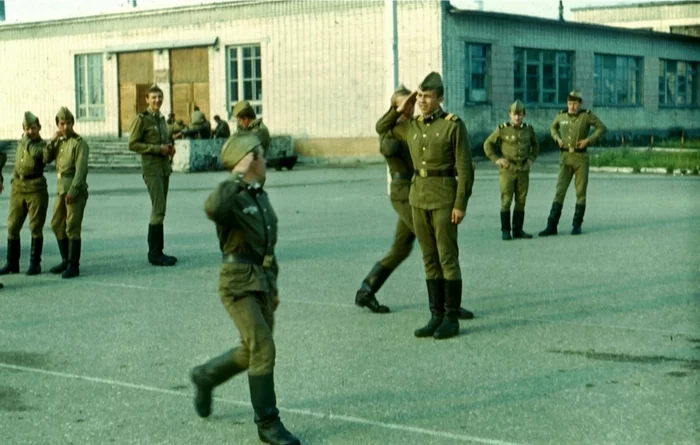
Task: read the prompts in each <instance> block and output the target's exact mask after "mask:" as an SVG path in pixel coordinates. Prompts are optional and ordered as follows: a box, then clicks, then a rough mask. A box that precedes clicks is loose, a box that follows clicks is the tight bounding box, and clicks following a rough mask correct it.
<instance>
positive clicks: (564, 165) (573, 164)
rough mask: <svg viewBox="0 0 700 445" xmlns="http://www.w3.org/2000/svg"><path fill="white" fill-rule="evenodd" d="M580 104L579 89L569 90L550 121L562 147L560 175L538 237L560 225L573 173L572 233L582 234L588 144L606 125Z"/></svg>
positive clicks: (596, 138) (547, 233)
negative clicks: (591, 129) (574, 204)
mask: <svg viewBox="0 0 700 445" xmlns="http://www.w3.org/2000/svg"><path fill="white" fill-rule="evenodd" d="M581 105H583V96H581V92H580V91H576V90H574V91H572V92H570V93H569V96H568V97H567V100H566V107H567V108H566V109H565V110H562V111H561V112H560V113H559V114H557V117H555V118H554V122H553V123H552V129H551V130H552V138H553V139H554V140H555V141H556V143H557V145H559V150H561V153H560V161H559V177H558V178H557V190H556V192H555V194H554V202H553V203H552V209H551V210H550V212H549V218H548V219H547V227H545V229H544V230H543V231H541V232H540V236H550V235H556V234H557V225H559V218H561V210H562V207H563V206H564V198H565V197H566V190H567V189H568V188H569V184H571V178H572V177H574V176H576V208H575V210H574V221H573V228H572V229H571V234H572V235H580V234H581V224H583V215H584V213H585V212H586V189H587V188H588V170H589V168H590V160H589V158H588V153H587V151H588V145H589V144H594V143H596V142H597V141H598V140H599V139H600V138H601V136H603V135H604V134H605V132H606V131H607V128H606V127H605V124H603V122H602V121H601V120H600V119H598V117H597V116H596V115H595V114H593V113H592V112H591V110H584V109H582V108H581ZM591 127H595V129H596V130H595V132H594V133H593V134H592V135H590V136H588V133H589V132H590V128H591Z"/></svg>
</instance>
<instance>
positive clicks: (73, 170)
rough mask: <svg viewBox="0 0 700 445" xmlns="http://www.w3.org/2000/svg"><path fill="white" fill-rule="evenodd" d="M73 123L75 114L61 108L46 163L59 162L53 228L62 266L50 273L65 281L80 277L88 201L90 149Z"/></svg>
mask: <svg viewBox="0 0 700 445" xmlns="http://www.w3.org/2000/svg"><path fill="white" fill-rule="evenodd" d="M74 124H75V118H74V117H73V113H71V112H70V110H69V109H68V108H66V107H61V108H60V109H59V110H58V113H56V126H57V127H58V131H57V132H56V134H55V135H54V136H53V137H52V138H51V142H49V144H48V145H47V147H46V152H47V156H46V161H47V163H50V162H51V161H53V160H54V159H55V160H56V176H57V177H58V184H57V190H58V193H57V195H56V201H55V202H54V206H53V218H52V219H51V228H52V229H53V233H54V235H56V241H57V242H58V250H59V252H60V253H61V264H59V265H57V266H54V267H52V268H51V269H50V272H51V273H61V274H62V275H61V276H62V277H63V278H73V277H77V276H78V275H80V250H81V237H80V232H81V228H82V223H83V214H84V212H85V205H86V204H87V199H88V186H87V181H86V179H87V174H88V157H89V155H90V149H89V147H88V144H87V142H85V140H84V139H83V138H81V137H80V135H78V134H77V133H76V132H75V131H73V125H74Z"/></svg>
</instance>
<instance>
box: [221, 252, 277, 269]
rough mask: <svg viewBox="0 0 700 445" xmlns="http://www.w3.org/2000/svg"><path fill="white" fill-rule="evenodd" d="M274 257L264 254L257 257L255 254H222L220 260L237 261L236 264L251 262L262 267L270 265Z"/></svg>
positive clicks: (226, 261)
mask: <svg viewBox="0 0 700 445" xmlns="http://www.w3.org/2000/svg"><path fill="white" fill-rule="evenodd" d="M274 259H275V256H274V255H265V256H264V257H257V255H245V256H244V255H230V254H229V255H226V254H224V255H223V256H222V261H223V262H224V263H237V264H252V265H257V266H262V267H271V266H272V263H273V261H274Z"/></svg>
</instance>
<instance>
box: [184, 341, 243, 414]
mask: <svg viewBox="0 0 700 445" xmlns="http://www.w3.org/2000/svg"><path fill="white" fill-rule="evenodd" d="M233 351H234V350H233V349H231V350H230V351H226V352H225V353H223V354H221V355H220V356H218V357H214V358H213V359H211V360H209V361H208V362H206V363H205V364H203V365H201V366H196V367H194V368H192V372H190V378H191V379H192V383H194V386H195V395H194V410H195V411H197V415H199V417H209V414H211V398H212V391H213V390H214V388H216V387H217V386H219V385H221V384H222V383H224V382H226V381H227V380H228V379H230V378H231V377H233V376H234V375H236V374H238V373H240V372H241V371H244V369H242V368H241V367H239V366H238V365H236V364H235V363H234V362H233Z"/></svg>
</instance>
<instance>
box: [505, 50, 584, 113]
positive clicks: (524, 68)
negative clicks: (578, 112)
mask: <svg viewBox="0 0 700 445" xmlns="http://www.w3.org/2000/svg"><path fill="white" fill-rule="evenodd" d="M528 53H530V55H535V53H537V61H534V60H529V54H528ZM549 55H553V58H554V76H553V78H554V82H555V85H554V89H552V88H544V80H545V72H544V71H545V69H544V68H545V66H546V65H549V63H546V61H545V56H549ZM560 56H564V57H565V58H566V63H561V60H560ZM533 59H534V57H533ZM575 59H576V53H575V52H574V51H566V50H559V49H545V48H527V47H515V48H513V92H514V96H515V99H519V100H521V101H522V102H523V103H524V104H525V105H527V106H528V107H533V108H560V107H562V106H565V105H566V96H567V95H568V94H569V92H571V90H573V86H574V64H575ZM529 66H537V68H538V69H537V74H536V76H537V101H536V102H533V101H530V100H529V99H528V93H529V91H528V90H529V88H528V80H529V78H531V77H534V76H532V75H530V74H528V73H529V71H528V67H529ZM519 67H520V71H521V73H520V75H521V85H522V87H521V88H518V87H517V86H516V84H517V79H518V77H517V74H518V72H517V71H518V68H519ZM562 68H564V69H567V70H568V73H567V74H568V76H567V77H565V78H564V77H562V76H560V72H561V69H562ZM563 79H567V80H568V83H567V85H564V86H562V85H560V83H561V81H562V80H563ZM552 92H553V93H554V97H555V101H554V102H545V101H544V95H545V94H552ZM561 98H564V100H563V101H562V100H561Z"/></svg>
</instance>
